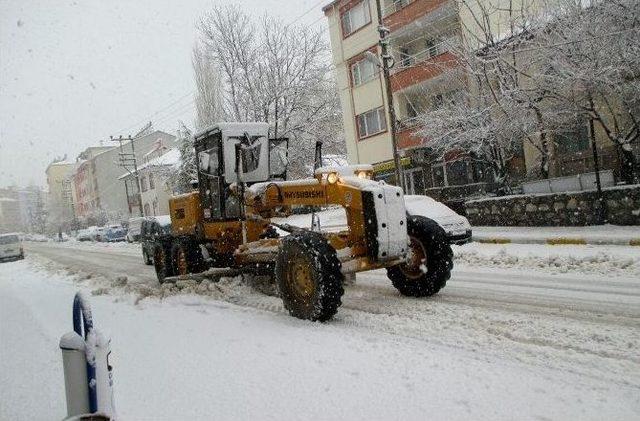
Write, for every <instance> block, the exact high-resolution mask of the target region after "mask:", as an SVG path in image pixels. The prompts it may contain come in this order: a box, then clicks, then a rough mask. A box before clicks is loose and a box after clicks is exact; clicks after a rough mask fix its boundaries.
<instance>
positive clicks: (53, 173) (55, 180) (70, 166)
mask: <svg viewBox="0 0 640 421" xmlns="http://www.w3.org/2000/svg"><path fill="white" fill-rule="evenodd" d="M75 167H76V164H75V163H74V162H68V161H66V160H57V161H53V162H52V163H51V164H49V165H48V166H47V169H46V170H45V173H46V174H47V186H48V189H49V197H48V200H47V211H48V212H49V221H50V222H51V223H53V224H64V223H65V222H69V221H71V220H72V219H73V218H74V215H75V212H74V208H73V192H72V190H73V186H72V180H71V176H72V175H73V172H74V169H75Z"/></svg>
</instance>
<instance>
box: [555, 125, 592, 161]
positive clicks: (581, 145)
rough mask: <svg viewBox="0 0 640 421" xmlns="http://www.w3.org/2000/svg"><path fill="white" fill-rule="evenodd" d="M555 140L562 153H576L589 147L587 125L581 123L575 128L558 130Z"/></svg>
mask: <svg viewBox="0 0 640 421" xmlns="http://www.w3.org/2000/svg"><path fill="white" fill-rule="evenodd" d="M555 141H556V144H557V145H558V152H559V153H561V154H575V153H578V152H582V151H585V150H587V149H588V148H589V132H588V130H587V126H586V125H579V126H577V127H576V128H575V129H573V130H567V131H563V132H557V133H556V134H555Z"/></svg>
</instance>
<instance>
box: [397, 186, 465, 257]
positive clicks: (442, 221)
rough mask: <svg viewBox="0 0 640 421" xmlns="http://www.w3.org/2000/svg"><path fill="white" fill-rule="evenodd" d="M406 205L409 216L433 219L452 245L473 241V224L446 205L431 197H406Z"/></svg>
mask: <svg viewBox="0 0 640 421" xmlns="http://www.w3.org/2000/svg"><path fill="white" fill-rule="evenodd" d="M404 203H405V206H406V209H407V213H408V214H409V215H422V216H426V217H427V218H430V219H433V220H434V221H436V223H437V224H438V225H440V226H441V227H442V229H443V230H444V231H445V232H446V233H447V237H448V238H449V242H450V243H451V244H457V245H462V244H466V243H468V242H469V241H471V234H472V230H471V224H469V221H468V220H467V218H465V217H464V216H461V215H458V214H457V213H455V212H454V211H453V210H451V208H449V207H448V206H447V205H445V204H444V203H441V202H438V201H437V200H435V199H432V198H431V197H429V196H422V195H405V196H404Z"/></svg>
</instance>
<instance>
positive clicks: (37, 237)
mask: <svg viewBox="0 0 640 421" xmlns="http://www.w3.org/2000/svg"><path fill="white" fill-rule="evenodd" d="M24 241H33V242H36V243H46V242H47V241H49V239H48V238H47V237H46V236H44V235H42V234H26V235H25V236H24Z"/></svg>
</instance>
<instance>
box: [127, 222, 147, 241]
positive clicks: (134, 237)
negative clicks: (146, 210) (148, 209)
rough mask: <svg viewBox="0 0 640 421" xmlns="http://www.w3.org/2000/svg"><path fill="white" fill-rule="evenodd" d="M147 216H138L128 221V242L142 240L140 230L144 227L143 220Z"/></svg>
mask: <svg viewBox="0 0 640 421" xmlns="http://www.w3.org/2000/svg"><path fill="white" fill-rule="evenodd" d="M145 219H146V218H145V217H144V216H138V217H135V218H130V219H129V222H128V231H127V242H128V243H133V242H135V241H139V240H140V230H141V228H142V221H144V220H145Z"/></svg>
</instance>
